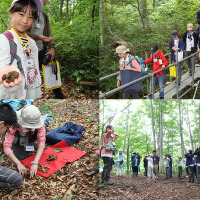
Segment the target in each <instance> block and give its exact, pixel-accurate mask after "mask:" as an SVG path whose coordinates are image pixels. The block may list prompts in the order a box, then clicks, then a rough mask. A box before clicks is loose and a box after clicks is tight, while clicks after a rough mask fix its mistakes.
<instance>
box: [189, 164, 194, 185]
mask: <svg viewBox="0 0 200 200" xmlns="http://www.w3.org/2000/svg"><path fill="white" fill-rule="evenodd" d="M188 169H189V182H192V183H194V166H189V167H188Z"/></svg>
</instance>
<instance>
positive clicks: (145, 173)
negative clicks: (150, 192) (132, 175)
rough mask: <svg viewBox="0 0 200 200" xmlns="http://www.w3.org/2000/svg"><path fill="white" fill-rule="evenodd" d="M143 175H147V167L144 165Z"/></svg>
mask: <svg viewBox="0 0 200 200" xmlns="http://www.w3.org/2000/svg"><path fill="white" fill-rule="evenodd" d="M144 170H145V171H144V176H147V167H144Z"/></svg>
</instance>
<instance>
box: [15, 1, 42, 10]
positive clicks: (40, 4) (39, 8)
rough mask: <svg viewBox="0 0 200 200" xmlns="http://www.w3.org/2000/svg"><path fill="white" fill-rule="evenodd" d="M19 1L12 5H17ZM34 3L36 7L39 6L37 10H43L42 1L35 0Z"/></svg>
mask: <svg viewBox="0 0 200 200" xmlns="http://www.w3.org/2000/svg"><path fill="white" fill-rule="evenodd" d="M17 1H19V0H13V2H12V4H11V5H13V4H14V3H16V2H17ZM33 1H34V2H35V4H36V6H37V9H38V10H42V8H43V6H44V5H43V2H42V1H41V0H33Z"/></svg>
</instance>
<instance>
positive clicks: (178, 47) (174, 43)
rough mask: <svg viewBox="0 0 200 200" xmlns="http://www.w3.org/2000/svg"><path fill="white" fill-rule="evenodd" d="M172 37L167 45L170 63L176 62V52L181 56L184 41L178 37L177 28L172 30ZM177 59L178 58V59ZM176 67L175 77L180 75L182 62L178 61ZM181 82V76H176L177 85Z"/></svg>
mask: <svg viewBox="0 0 200 200" xmlns="http://www.w3.org/2000/svg"><path fill="white" fill-rule="evenodd" d="M172 38H173V40H171V42H170V45H169V50H170V51H171V63H175V62H176V53H177V54H178V58H179V56H180V57H182V58H183V51H184V43H183V40H181V39H179V34H178V31H177V30H174V31H172ZM178 61H179V60H178ZM176 67H177V69H178V74H177V77H180V76H181V75H182V68H183V62H179V63H178V65H176ZM180 84H181V77H180V78H178V85H179V86H180Z"/></svg>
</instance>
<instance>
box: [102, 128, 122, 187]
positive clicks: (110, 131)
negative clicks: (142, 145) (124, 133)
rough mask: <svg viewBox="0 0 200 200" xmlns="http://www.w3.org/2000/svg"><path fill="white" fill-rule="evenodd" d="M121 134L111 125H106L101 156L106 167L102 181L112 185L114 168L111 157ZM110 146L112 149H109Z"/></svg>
mask: <svg viewBox="0 0 200 200" xmlns="http://www.w3.org/2000/svg"><path fill="white" fill-rule="evenodd" d="M118 137H119V135H117V134H114V128H113V126H111V125H108V126H107V127H106V133H105V134H104V136H103V144H102V148H101V158H102V159H103V163H104V167H103V172H102V174H101V183H103V184H105V185H112V184H114V183H113V182H111V181H109V179H110V172H111V170H112V165H111V158H113V151H115V149H116V148H115V145H114V141H115V140H116V139H117V138H118ZM108 147H110V150H108Z"/></svg>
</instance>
